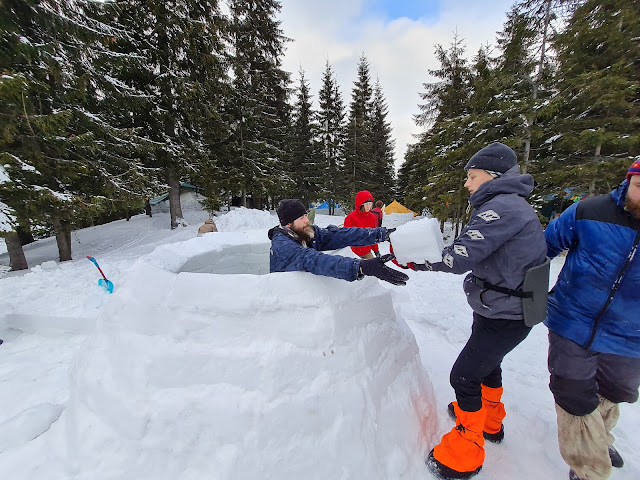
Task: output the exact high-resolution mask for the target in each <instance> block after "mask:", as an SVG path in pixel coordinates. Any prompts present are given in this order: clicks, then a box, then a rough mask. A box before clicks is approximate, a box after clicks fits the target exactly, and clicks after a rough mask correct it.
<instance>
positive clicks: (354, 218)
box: [344, 190, 380, 260]
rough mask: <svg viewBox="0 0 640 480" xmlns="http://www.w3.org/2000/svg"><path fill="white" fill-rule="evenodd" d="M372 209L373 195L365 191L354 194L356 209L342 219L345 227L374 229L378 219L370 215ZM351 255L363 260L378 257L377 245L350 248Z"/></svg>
mask: <svg viewBox="0 0 640 480" xmlns="http://www.w3.org/2000/svg"><path fill="white" fill-rule="evenodd" d="M371 207H373V195H371V192H368V191H367V190H362V191H361V192H358V193H356V208H355V209H354V210H353V212H351V213H350V214H349V215H347V218H345V219H344V226H345V227H360V228H376V227H377V226H378V217H376V216H375V215H374V214H373V213H371ZM351 250H353V253H355V254H356V255H358V256H359V257H360V258H364V259H365V260H367V259H370V258H373V257H374V256H376V257H379V256H380V253H379V252H378V245H375V244H374V245H367V246H366V247H351Z"/></svg>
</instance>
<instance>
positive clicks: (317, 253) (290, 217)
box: [269, 199, 409, 285]
mask: <svg viewBox="0 0 640 480" xmlns="http://www.w3.org/2000/svg"><path fill="white" fill-rule="evenodd" d="M277 213H278V219H279V220H280V225H278V226H276V227H273V228H272V229H270V230H269V239H270V240H271V250H270V252H269V267H270V271H271V273H273V272H296V271H302V272H311V273H313V274H316V275H325V276H327V277H334V278H341V279H343V280H347V281H350V282H351V281H354V280H360V279H362V278H364V277H365V276H367V275H371V276H374V277H377V278H379V279H380V280H385V281H387V282H389V283H392V284H394V285H405V283H406V282H407V280H408V279H409V277H408V276H407V275H406V274H404V273H402V272H399V271H397V270H394V269H392V268H389V267H387V266H386V265H385V262H388V261H390V260H392V259H393V255H385V256H382V257H376V258H372V259H370V260H361V259H359V258H349V257H342V256H339V255H327V254H323V253H321V252H322V251H323V250H336V249H338V248H343V247H349V246H365V245H372V244H374V243H379V242H384V241H388V240H389V234H390V233H391V232H393V231H394V230H395V229H392V228H389V229H386V228H382V227H381V228H355V227H354V228H338V227H336V226H334V225H329V226H328V227H327V228H319V227H317V226H316V225H310V224H309V219H308V218H307V210H306V209H305V208H304V205H303V204H302V203H301V202H300V201H299V200H297V199H286V200H282V201H281V202H280V204H279V206H278V209H277Z"/></svg>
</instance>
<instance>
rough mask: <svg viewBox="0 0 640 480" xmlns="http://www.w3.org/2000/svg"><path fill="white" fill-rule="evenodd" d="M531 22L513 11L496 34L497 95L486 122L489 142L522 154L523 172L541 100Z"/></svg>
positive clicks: (536, 137)
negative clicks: (493, 131) (491, 130)
mask: <svg viewBox="0 0 640 480" xmlns="http://www.w3.org/2000/svg"><path fill="white" fill-rule="evenodd" d="M532 24H533V22H532V19H531V18H530V17H529V16H528V15H526V14H524V13H522V12H519V11H518V10H517V9H515V8H512V9H511V11H510V12H508V13H507V21H506V22H505V24H504V29H503V31H502V32H498V38H497V44H498V50H499V52H500V55H499V57H498V60H497V62H496V63H497V65H496V71H495V75H494V78H495V85H496V89H497V90H498V92H499V100H498V101H496V102H495V103H496V105H495V110H493V111H494V112H498V114H497V115H492V118H490V119H489V123H491V124H492V125H493V126H495V127H496V130H497V132H496V134H495V135H494V138H493V141H496V140H499V141H503V142H504V143H508V144H510V145H511V146H512V147H513V149H514V150H516V152H522V157H521V158H522V160H523V161H522V165H521V167H522V171H523V173H526V172H527V170H528V169H529V164H530V163H531V161H532V159H531V158H529V157H528V156H527V155H528V154H527V153H526V152H528V151H530V148H531V143H532V142H533V143H534V144H536V143H537V142H538V141H539V137H540V133H539V129H538V128H537V126H536V125H535V123H534V116H535V112H534V110H535V109H536V108H539V104H538V103H537V101H536V100H537V99H538V100H541V99H542V98H543V97H542V96H540V95H539V94H538V93H537V92H534V90H536V91H538V90H539V89H540V86H539V84H540V81H541V80H540V78H538V79H536V78H535V76H536V72H535V69H536V59H535V58H534V56H533V47H534V41H535V37H536V32H535V31H534V29H533V26H532ZM536 82H537V83H536Z"/></svg>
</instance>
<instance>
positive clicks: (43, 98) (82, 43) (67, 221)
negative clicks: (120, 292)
mask: <svg viewBox="0 0 640 480" xmlns="http://www.w3.org/2000/svg"><path fill="white" fill-rule="evenodd" d="M83 7H84V4H83V3H81V2H78V1H76V0H64V1H51V0H38V1H19V0H11V1H7V2H3V3H2V4H0V18H1V19H2V20H1V22H2V23H1V24H0V28H1V30H2V35H1V37H2V47H1V48H2V50H1V51H2V53H1V54H0V58H1V60H0V61H1V65H0V69H2V71H3V72H4V73H5V74H4V75H3V77H2V79H0V85H1V86H0V96H1V97H2V102H0V103H1V104H2V107H0V108H1V109H2V115H1V116H0V117H1V118H2V119H1V120H0V122H2V130H3V132H4V133H5V134H4V135H3V138H2V139H1V140H0V142H2V144H1V149H2V163H3V164H4V165H5V171H6V174H7V175H8V178H9V180H8V181H6V182H4V183H3V184H2V186H0V197H1V199H2V200H3V201H4V202H5V204H6V205H8V206H9V207H10V208H12V209H13V210H14V211H15V212H16V216H17V219H18V222H19V224H20V227H22V228H23V229H25V230H31V229H35V228H38V227H40V228H45V229H47V230H49V229H53V231H54V232H55V234H56V238H57V241H58V247H59V253H60V260H70V259H71V230H72V228H74V227H75V226H78V225H86V224H87V223H88V222H89V221H90V219H91V218H93V217H95V216H96V215H98V214H99V213H100V212H102V211H104V210H106V209H107V208H108V206H109V203H110V201H111V198H110V193H112V192H114V191H115V190H122V189H123V188H126V186H127V185H128V184H132V183H136V179H137V178H139V172H138V171H136V170H135V169H133V168H131V166H130V165H129V164H128V163H127V162H126V161H125V160H124V159H123V157H122V156H121V155H120V154H119V152H118V151H117V150H113V151H112V150H110V149H108V148H105V145H113V144H117V143H118V141H119V139H121V138H122V135H121V133H122V132H119V131H118V130H117V129H114V128H112V127H111V126H110V125H109V124H108V123H107V122H105V121H104V119H103V118H102V117H101V116H100V115H97V114H96V112H95V107H96V104H97V102H98V101H99V99H100V98H101V96H103V95H104V91H103V89H101V85H102V81H103V80H104V79H102V78H100V77H99V76H98V75H96V71H95V61H96V58H97V55H98V53H99V52H100V51H101V49H102V48H103V46H104V42H105V40H106V39H107V38H108V33H109V28H108V26H106V25H104V24H103V23H100V22H98V21H95V20H93V19H91V18H89V17H88V16H87V15H86V10H85V9H84V8H83Z"/></svg>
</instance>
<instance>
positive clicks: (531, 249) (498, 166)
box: [409, 143, 548, 480]
mask: <svg viewBox="0 0 640 480" xmlns="http://www.w3.org/2000/svg"><path fill="white" fill-rule="evenodd" d="M465 170H466V171H467V181H466V183H465V184H464V186H465V187H466V188H467V189H468V190H469V193H470V194H471V196H470V197H469V202H470V203H471V206H472V207H473V208H474V210H473V211H472V213H471V218H470V220H469V223H468V224H467V226H466V227H465V228H464V229H463V230H462V232H461V233H460V235H459V236H458V237H457V238H456V239H455V240H454V241H453V244H452V245H450V246H448V247H445V249H444V250H443V252H442V262H438V263H433V264H430V263H428V262H426V263H424V264H412V265H409V267H410V268H413V269H414V270H431V271H442V272H451V273H457V274H462V273H466V272H469V271H471V273H470V274H469V275H468V276H467V277H466V278H465V280H464V290H465V293H466V295H467V301H468V303H469V305H470V306H471V308H472V309H473V324H472V327H471V336H470V337H469V340H468V341H467V344H466V345H465V346H464V348H463V349H462V351H461V352H460V355H459V356H458V358H457V360H456V362H455V364H454V365H453V368H452V369H451V374H450V382H451V386H452V387H453V389H454V390H455V393H456V400H457V401H455V402H453V403H451V404H449V413H450V415H451V416H452V417H453V418H454V419H455V421H456V426H455V427H454V428H453V429H452V430H451V431H450V432H449V433H447V434H445V435H444V436H443V437H442V441H441V442H440V443H439V444H438V445H436V446H435V447H434V448H433V450H431V452H430V453H429V456H428V458H427V460H426V464H427V467H428V468H429V469H430V470H431V472H432V473H433V474H434V475H436V476H437V477H438V478H441V479H445V480H448V479H453V478H469V477H472V476H473V475H475V474H476V473H478V472H479V471H480V469H481V468H482V465H483V463H484V442H485V440H488V441H492V442H501V441H502V439H503V438H504V427H503V425H502V421H503V419H504V418H505V415H506V414H505V409H504V405H503V403H502V401H501V399H502V393H503V387H502V369H501V364H502V360H503V358H504V357H505V355H507V354H508V353H509V352H510V351H511V350H513V349H514V348H515V347H516V346H517V345H518V344H519V343H520V342H522V341H523V340H524V339H525V338H526V337H527V335H528V334H529V332H530V331H531V327H530V326H529V325H528V324H529V323H530V322H528V321H525V314H524V310H523V297H525V293H526V292H524V291H523V283H524V280H525V275H526V274H527V272H528V271H529V270H531V269H533V268H536V267H538V266H541V265H546V264H547V263H546V243H545V239H544V233H543V231H542V225H541V224H540V221H539V220H538V216H537V215H536V212H535V211H534V209H533V208H532V207H531V205H529V204H528V203H527V200H526V198H527V196H528V195H529V194H530V193H531V191H532V190H533V178H532V177H531V175H521V174H520V167H519V165H518V164H517V157H516V154H515V152H514V151H513V150H512V149H511V148H509V147H508V146H506V145H503V144H502V143H493V144H491V145H489V146H487V147H485V148H483V149H482V150H480V151H478V152H477V153H476V154H475V155H473V157H471V159H470V160H469V162H468V163H467V165H466V166H465ZM543 288H544V291H545V293H546V290H547V288H548V277H547V281H546V285H544V287H543ZM544 300H545V305H543V306H542V312H543V313H542V314H541V316H540V318H539V319H538V320H537V321H542V320H543V318H544V311H545V310H546V297H545V298H544Z"/></svg>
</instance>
